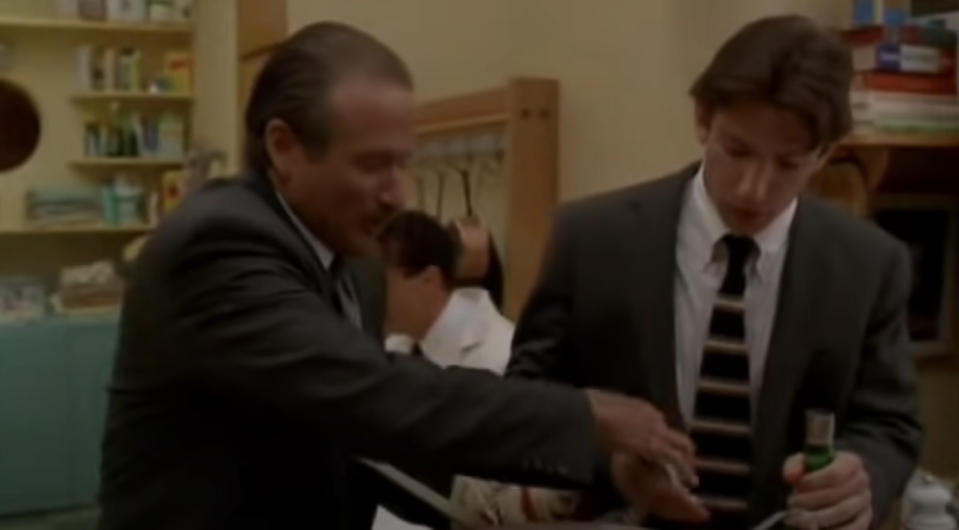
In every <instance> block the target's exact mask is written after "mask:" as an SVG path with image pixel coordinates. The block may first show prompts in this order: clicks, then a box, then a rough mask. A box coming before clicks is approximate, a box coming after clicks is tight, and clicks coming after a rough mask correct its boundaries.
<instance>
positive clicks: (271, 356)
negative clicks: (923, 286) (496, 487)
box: [168, 226, 597, 487]
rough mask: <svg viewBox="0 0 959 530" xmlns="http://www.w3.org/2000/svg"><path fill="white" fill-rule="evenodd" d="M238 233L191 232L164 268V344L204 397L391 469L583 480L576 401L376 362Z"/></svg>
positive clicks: (369, 349)
mask: <svg viewBox="0 0 959 530" xmlns="http://www.w3.org/2000/svg"><path fill="white" fill-rule="evenodd" d="M211 228H212V227H211ZM231 231H232V232H235V233H231ZM248 232H249V231H247V230H243V231H240V230H236V229H235V228H233V227H229V226H228V227H216V229H210V230H205V231H203V232H202V233H199V234H196V235H194V236H193V237H192V238H191V240H190V241H189V242H188V243H187V244H184V245H180V248H179V249H178V252H176V257H175V258H174V259H175V260H176V264H175V266H172V267H169V270H168V273H169V275H170V276H169V277H168V279H169V281H170V282H171V283H170V294H169V296H171V297H173V299H174V310H173V311H172V314H171V318H172V319H173V320H174V321H175V332H176V334H177V335H176V337H177V340H178V341H179V344H181V345H182V348H183V349H184V352H185V353H186V354H187V355H188V356H189V357H190V358H192V359H193V362H194V363H195V365H194V366H193V367H192V369H193V372H194V373H196V374H198V375H197V376H196V377H197V378H199V380H200V381H203V382H205V384H206V385H207V387H208V388H211V389H212V390H213V391H218V392H220V393H222V394H224V395H225V396H227V397H230V398H231V399H234V400H237V401H239V402H243V401H247V402H250V403H255V404H256V405H257V406H260V407H262V406H266V407H272V408H273V409H274V410H276V411H277V413H278V414H286V415H289V416H290V417H293V418H298V419H299V420H300V421H303V422H305V423H309V424H312V425H315V427H316V428H317V429H318V430H321V431H322V433H323V436H327V437H336V438H339V439H340V440H341V441H342V444H343V445H344V446H345V447H349V448H351V449H352V450H353V451H355V453H356V454H358V455H362V456H364V457H367V458H371V459H375V460H381V461H385V462H391V463H394V464H396V465H398V466H401V467H406V468H412V469H415V468H416V467H417V466H418V465H422V464H423V463H424V462H429V463H430V464H431V465H432V466H435V468H436V469H437V470H444V471H449V472H457V473H464V474H471V475H476V476H481V477H484V478H491V479H495V480H507V481H517V482H532V483H537V484H543V485H555V486H559V485H561V484H565V485H566V486H574V487H575V486H577V485H580V484H583V483H586V482H588V481H589V479H590V477H591V474H592V467H593V458H594V452H595V447H596V445H597V441H596V439H595V438H596V436H595V428H594V419H593V417H592V414H591V411H590V409H589V404H588V401H587V400H586V398H585V397H584V395H583V394H582V393H580V392H578V391H575V390H572V389H568V388H562V387H559V386H550V385H545V384H535V383H532V382H518V381H507V380H502V379H500V378H498V377H496V376H495V375H493V374H491V373H488V372H485V371H479V370H475V371H474V370H467V369H459V368H450V369H447V370H443V369H442V368H439V367H437V366H435V365H433V364H432V363H430V362H427V361H423V360H419V359H413V358H409V357H406V356H403V357H396V356H389V355H387V354H385V352H384V351H383V349H382V346H381V345H380V344H378V343H377V342H376V340H374V339H373V338H372V337H370V336H368V335H366V334H364V333H363V332H362V331H360V330H359V329H357V328H355V327H354V326H352V325H350V324H349V323H348V322H346V321H345V320H344V319H343V318H341V317H340V315H338V314H337V313H336V312H335V310H334V308H333V307H332V304H331V303H330V302H328V301H327V300H326V299H325V298H324V297H322V296H320V295H319V294H317V292H315V291H314V290H313V288H312V286H313V285H314V284H315V282H313V281H312V280H310V279H309V278H305V277H304V275H303V273H302V271H301V270H299V269H297V268H295V267H293V266H291V265H290V262H289V259H288V258H287V256H285V255H284V254H283V252H284V250H283V249H282V248H281V247H280V246H279V245H278V244H277V243H276V242H275V241H273V240H272V238H271V235H270V234H263V235H258V234H257V233H255V232H254V233H248Z"/></svg>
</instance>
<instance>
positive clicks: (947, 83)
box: [843, 24, 959, 136]
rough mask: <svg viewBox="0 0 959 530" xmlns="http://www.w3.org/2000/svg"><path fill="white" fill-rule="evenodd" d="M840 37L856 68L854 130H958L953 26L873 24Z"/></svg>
mask: <svg viewBox="0 0 959 530" xmlns="http://www.w3.org/2000/svg"><path fill="white" fill-rule="evenodd" d="M843 36H844V38H845V40H846V42H847V43H848V44H849V46H850V47H851V49H852V55H853V63H854V66H855V69H856V79H855V82H854V84H853V92H852V94H851V101H852V107H853V117H854V120H855V130H854V134H856V135H870V134H873V135H875V134H896V135H924V136H930V135H932V136H939V135H943V136H951V135H956V134H959V95H957V94H959V91H957V79H959V77H957V74H956V50H957V36H956V32H955V31H953V30H951V29H948V28H945V27H940V26H920V25H909V24H903V25H885V26H882V25H876V26H868V27H859V28H856V29H852V30H849V31H846V32H844V33H843Z"/></svg>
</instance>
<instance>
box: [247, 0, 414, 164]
mask: <svg viewBox="0 0 959 530" xmlns="http://www.w3.org/2000/svg"><path fill="white" fill-rule="evenodd" d="M267 1H269V0H267ZM352 75H364V76H370V77H374V78H380V79H383V80H386V81H391V82H395V83H397V84H399V85H401V86H403V87H405V88H410V89H412V88H413V79H412V76H411V75H410V72H409V69H408V68H407V66H406V64H405V63H404V62H403V60H402V59H401V58H400V57H399V56H398V55H397V54H396V53H395V52H393V50H391V49H390V48H389V47H388V46H387V45H385V44H383V43H382V42H380V41H379V40H377V39H376V38H375V37H373V36H371V35H369V34H367V33H365V32H363V31H361V30H359V29H357V28H354V27H352V26H349V25H347V24H342V23H339V22H317V23H314V24H309V25H307V26H304V27H303V28H301V29H300V30H299V31H297V32H296V33H294V34H293V35H291V36H290V37H289V38H287V39H286V40H285V41H283V42H282V43H280V44H279V46H277V47H276V48H275V49H274V50H273V51H272V53H271V54H270V56H269V58H268V59H267V61H266V64H265V65H264V66H263V69H262V70H261V71H260V73H259V75H257V77H256V81H255V82H254V83H253V88H252V90H251V92H250V97H249V100H248V101H247V103H246V109H245V113H244V129H245V134H246V142H245V145H244V151H245V153H244V156H245V161H246V165H247V167H248V168H250V169H254V170H258V171H266V170H268V169H270V168H271V165H272V164H271V162H270V158H269V155H268V153H267V150H266V146H265V143H264V142H265V134H266V126H267V124H268V123H269V122H270V120H273V119H279V120H283V122H285V123H286V124H287V125H288V126H289V127H290V128H291V129H292V130H293V133H294V134H296V136H297V138H298V139H299V140H300V141H301V142H303V143H304V144H305V145H307V146H309V147H310V148H311V149H312V150H313V151H314V152H315V153H317V154H322V153H323V152H324V151H325V150H326V149H327V148H328V147H329V144H330V142H331V136H332V130H333V123H334V119H335V116H334V115H333V113H332V112H331V109H330V107H329V105H328V95H329V93H330V92H331V91H332V90H333V88H334V87H335V86H336V84H337V83H338V82H339V81H341V80H342V79H343V78H345V77H348V76H352Z"/></svg>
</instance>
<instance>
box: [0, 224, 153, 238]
mask: <svg viewBox="0 0 959 530" xmlns="http://www.w3.org/2000/svg"><path fill="white" fill-rule="evenodd" d="M150 230H153V227H152V226H149V225H123V226H114V225H65V226H49V227H31V226H23V227H16V228H0V236H3V235H42V234H50V235H55V234H95V235H105V234H142V233H144V232H149V231H150Z"/></svg>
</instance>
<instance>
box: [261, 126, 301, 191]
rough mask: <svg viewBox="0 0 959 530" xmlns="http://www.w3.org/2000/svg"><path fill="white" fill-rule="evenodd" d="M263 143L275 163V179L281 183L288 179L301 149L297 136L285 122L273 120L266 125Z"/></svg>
mask: <svg viewBox="0 0 959 530" xmlns="http://www.w3.org/2000/svg"><path fill="white" fill-rule="evenodd" d="M263 143H264V148H265V149H266V152H267V154H268V155H269V157H270V160H271V161H272V163H273V169H274V171H275V173H276V175H275V177H274V178H276V179H277V180H279V181H280V183H284V179H288V178H289V175H290V170H291V167H292V165H293V158H294V157H295V156H296V151H297V149H299V144H298V143H297V140H296V135H294V134H293V130H292V129H290V126H289V125H287V124H286V122H284V121H283V120H277V119H273V120H270V121H269V123H267V124H266V130H265V131H264V133H263Z"/></svg>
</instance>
